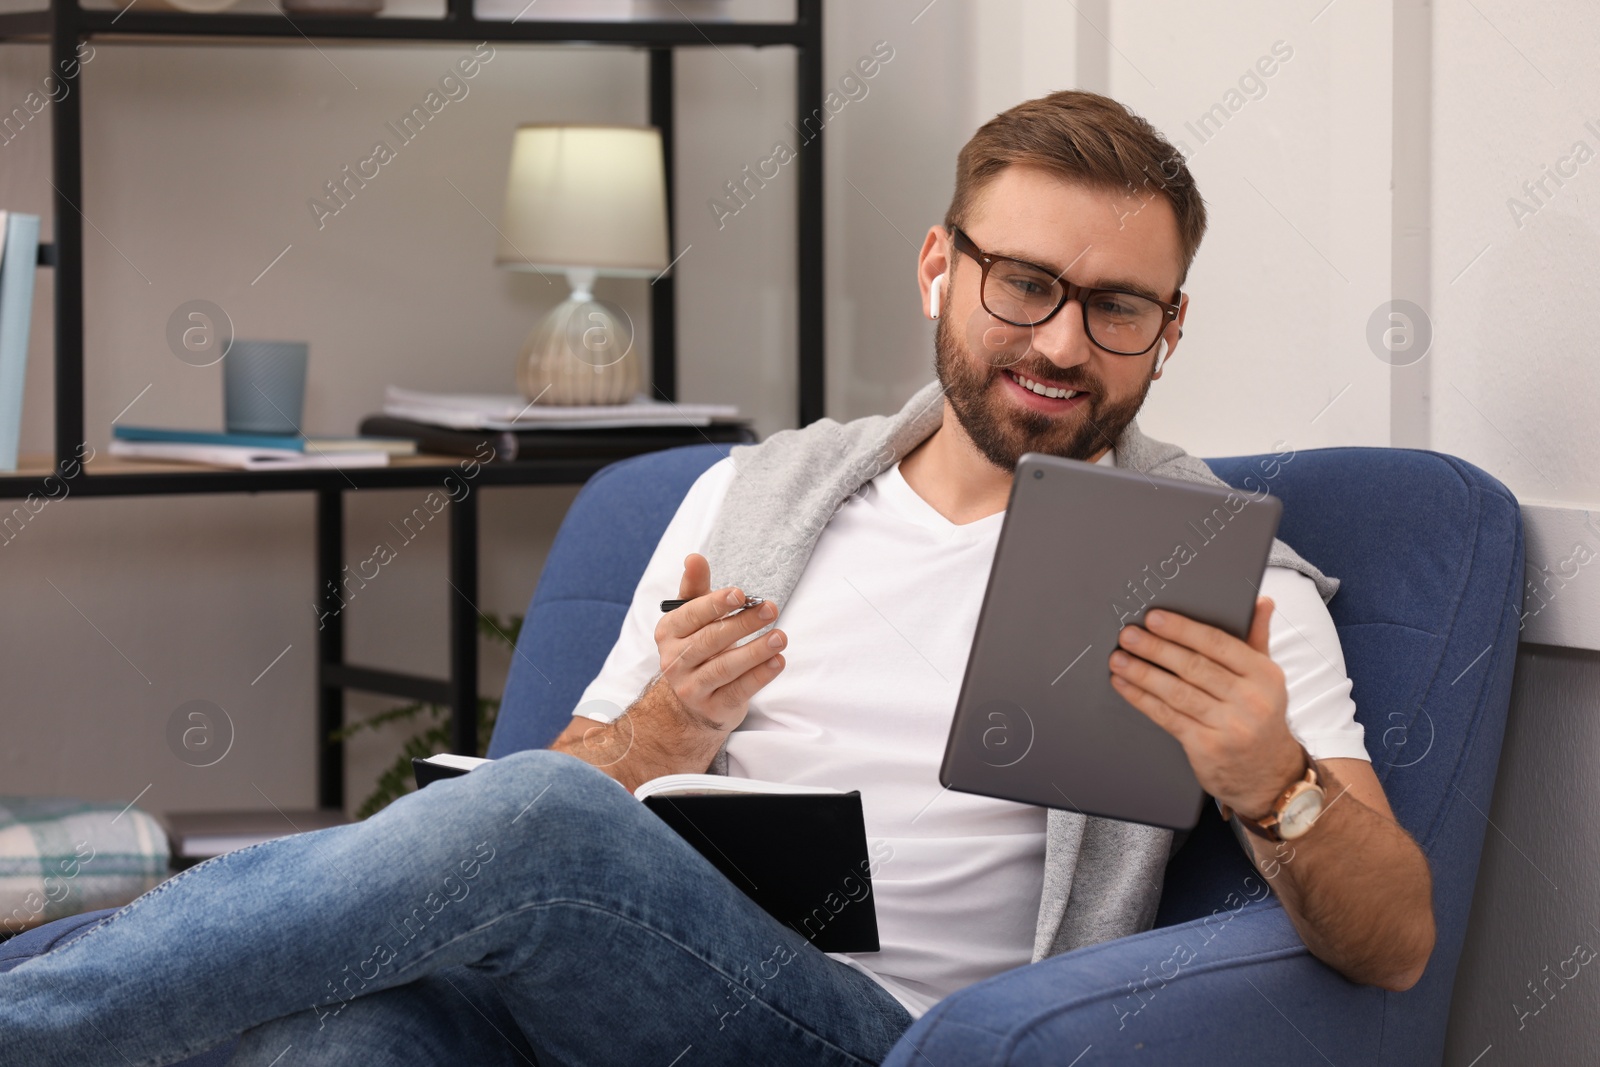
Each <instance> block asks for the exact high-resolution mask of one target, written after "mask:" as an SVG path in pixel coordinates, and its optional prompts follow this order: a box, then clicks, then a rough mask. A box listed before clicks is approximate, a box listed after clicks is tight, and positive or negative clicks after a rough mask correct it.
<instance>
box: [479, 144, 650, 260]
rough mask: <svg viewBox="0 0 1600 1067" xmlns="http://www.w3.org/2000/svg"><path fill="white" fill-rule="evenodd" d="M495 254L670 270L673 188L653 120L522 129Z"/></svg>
mask: <svg viewBox="0 0 1600 1067" xmlns="http://www.w3.org/2000/svg"><path fill="white" fill-rule="evenodd" d="M495 262H496V263H498V264H499V265H500V266H503V267H510V268H512V269H513V270H535V269H540V268H543V269H548V270H566V269H573V268H576V269H585V268H587V269H589V270H594V271H597V272H599V273H601V274H612V275H623V276H629V275H633V276H641V275H643V276H653V275H656V274H659V273H660V272H661V271H663V270H666V268H667V265H668V257H667V191H666V174H665V167H664V166H663V165H662V154H661V131H660V130H658V129H656V128H655V127H654V126H543V125H527V126H519V127H518V128H517V134H516V139H515V141H514V142H513V143H512V146H511V173H510V175H509V176H508V177H507V179H506V207H505V212H504V213H503V214H502V216H501V222H500V248H499V252H498V253H497V254H496V256H495Z"/></svg>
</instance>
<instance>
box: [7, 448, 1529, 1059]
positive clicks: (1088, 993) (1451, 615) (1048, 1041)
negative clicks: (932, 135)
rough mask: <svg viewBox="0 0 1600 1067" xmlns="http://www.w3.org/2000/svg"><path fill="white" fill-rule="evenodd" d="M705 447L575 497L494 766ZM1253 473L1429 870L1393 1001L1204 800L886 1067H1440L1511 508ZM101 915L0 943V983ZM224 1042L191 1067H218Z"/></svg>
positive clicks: (1302, 465) (641, 462) (1391, 466)
mask: <svg viewBox="0 0 1600 1067" xmlns="http://www.w3.org/2000/svg"><path fill="white" fill-rule="evenodd" d="M723 454H724V453H723V449H722V448H721V447H719V446H715V445H696V446H691V447H686V448H678V449H672V450H669V451H666V452H658V453H652V454H649V455H645V456H639V457H635V458H632V459H627V460H623V461H621V462H618V463H615V464H612V465H611V466H609V467H607V468H606V469H604V470H602V471H601V472H600V473H598V474H596V475H595V476H594V478H592V479H591V480H590V481H589V483H588V484H587V485H586V486H585V487H584V489H583V491H582V492H581V493H580V494H579V496H578V498H577V500H576V501H575V502H574V504H573V506H572V509H571V511H570V512H569V513H568V515H567V518H566V520H565V522H564V523H563V524H562V526H561V530H560V532H559V534H558V535H557V537H556V541H555V544H554V546H553V548H552V550H551V553H550V557H549V560H548V562H547V563H546V566H545V569H544V573H543V575H542V576H541V577H540V580H539V585H538V588H537V590H536V591H535V593H534V596H533V601H532V603H531V604H530V606H529V609H528V616H527V621H526V623H525V625H524V626H523V630H522V639H521V650H520V651H521V653H522V655H519V656H517V657H516V660H515V661H514V664H513V667H512V671H511V674H510V677H509V678H508V680H507V683H506V694H505V700H504V703H503V706H502V709H501V713H500V719H499V722H498V723H497V725H496V727H495V732H494V737H493V739H492V742H491V745H490V755H491V756H504V755H507V754H508V753H511V752H516V751H518V750H520V749H524V748H539V747H543V746H545V745H547V744H549V742H550V741H551V740H553V739H554V738H555V737H556V735H557V734H558V733H560V731H561V730H562V728H563V727H564V726H565V725H566V724H567V723H568V721H569V719H570V715H571V711H572V708H573V707H574V706H575V705H576V704H577V701H578V696H579V694H580V693H581V692H582V690H583V689H584V687H585V686H586V685H587V684H588V682H589V680H590V679H591V678H593V677H594V675H595V674H596V673H598V671H599V669H600V666H601V663H602V662H603V660H604V658H605V656H606V654H607V652H608V651H609V650H610V648H611V645H612V643H613V642H614V641H615V639H616V634H617V632H618V631H619V629H620V627H621V624H622V618H623V614H624V612H625V610H626V607H627V605H628V604H629V602H630V601H631V600H632V596H633V592H634V588H635V586H636V585H637V583H638V579H639V575H640V574H641V573H642V572H643V570H644V566H645V564H646V562H647V561H648V559H649V556H650V554H651V551H652V550H653V549H654V547H655V544H656V542H657V540H658V539H659V538H660V535H661V532H662V531H663V530H664V529H665V528H666V524H667V522H668V520H669V519H670V518H671V516H672V513H673V511H674V510H675V509H676V507H677V505H678V502H679V501H680V500H681V499H682V498H683V495H684V493H685V492H686V491H687V490H688V488H689V485H690V484H691V483H692V482H693V481H694V479H695V478H696V477H697V476H698V475H699V474H700V473H701V472H702V471H704V470H705V469H706V467H708V466H709V465H710V464H711V463H713V462H715V461H716V460H717V459H718V458H720V457H721V456H722V455H723ZM1262 458H1264V457H1250V456H1244V457H1235V458H1229V459H1219V460H1211V461H1208V462H1209V463H1210V465H1211V467H1212V469H1213V470H1214V471H1215V472H1216V473H1217V474H1218V475H1219V476H1220V477H1221V478H1223V479H1224V480H1226V481H1228V482H1230V483H1232V484H1235V485H1245V484H1246V479H1247V478H1250V477H1251V476H1252V475H1254V476H1255V478H1256V479H1257V483H1255V484H1259V480H1260V479H1261V476H1262V475H1261V472H1260V470H1259V469H1258V466H1257V462H1258V460H1260V459H1262ZM1268 484H1269V485H1270V488H1271V491H1272V492H1273V493H1274V494H1275V495H1277V496H1278V497H1280V498H1281V499H1282V500H1283V502H1284V518H1283V526H1282V530H1281V534H1282V537H1283V539H1284V540H1285V541H1287V542H1288V543H1289V544H1290V545H1292V546H1294V548H1295V549H1296V550H1298V551H1299V552H1300V553H1301V554H1302V555H1303V556H1305V557H1306V558H1307V559H1310V560H1311V561H1313V562H1314V563H1316V564H1317V565H1318V566H1320V567H1322V568H1323V569H1324V570H1326V571H1327V572H1328V573H1330V574H1332V575H1335V576H1337V577H1339V578H1340V579H1342V581H1343V585H1342V586H1341V588H1340V591H1339V593H1338V595H1337V596H1335V598H1334V599H1333V601H1332V602H1331V604H1330V605H1329V608H1330V610H1331V612H1332V614H1333V618H1334V621H1335V623H1336V624H1337V625H1338V628H1339V635H1340V640H1341V642H1342V644H1343V647H1344V653H1345V660H1346V666H1347V668H1348V670H1349V672H1350V676H1351V678H1352V679H1353V681H1354V697H1355V701H1356V705H1357V707H1358V709H1359V717H1360V719H1361V722H1362V725H1363V726H1364V727H1365V728H1366V732H1367V734H1366V736H1367V748H1368V751H1369V752H1370V753H1371V754H1372V757H1373V763H1374V766H1375V769H1376V770H1377V773H1378V776H1379V778H1380V779H1381V780H1382V781H1383V784H1384V788H1385V790H1386V791H1387V793H1388V796H1389V799H1390V802H1391V804H1392V805H1393V807H1394V810H1395V814H1396V816H1397V817H1398V818H1399V820H1400V822H1401V823H1402V824H1403V825H1404V826H1405V827H1406V828H1407V830H1409V831H1410V832H1411V834H1412V835H1413V836H1414V837H1415V838H1416V839H1417V841H1418V842H1419V844H1420V845H1421V846H1422V848H1423V850H1424V851H1425V852H1426V853H1427V855H1428V858H1429V862H1430V863H1431V864H1432V868H1433V879H1434V906H1435V914H1436V918H1437V923H1438V941H1437V947H1436V948H1435V950H1434V954H1433V958H1432V960H1431V961H1430V963H1429V965H1428V970H1427V973H1426V975H1425V976H1424V977H1423V979H1422V980H1421V981H1420V982H1419V983H1418V984H1417V985H1416V986H1415V987H1414V988H1412V989H1410V990H1407V991H1406V992H1404V993H1391V992H1386V991H1384V990H1382V989H1378V988H1375V987H1371V986H1358V985H1354V984H1352V983H1350V982H1348V981H1346V980H1345V979H1344V978H1342V977H1340V976H1339V975H1338V974H1337V973H1336V972H1334V971H1333V970H1332V969H1330V968H1329V967H1327V966H1325V965H1324V964H1323V963H1321V962H1320V961H1318V960H1317V959H1315V958H1314V957H1313V956H1311V955H1310V953H1309V952H1308V951H1307V950H1306V948H1305V946H1304V945H1303V944H1302V943H1301V941H1300V938H1299V936H1298V935H1297V934H1296V933H1295V931H1294V928H1293V927H1292V925H1291V924H1290V922H1289V919H1288V916H1287V915H1286V914H1285V912H1284V911H1283V909H1282V908H1281V907H1280V906H1279V905H1278V904H1277V902H1276V898H1274V897H1273V896H1272V895H1271V893H1270V891H1269V890H1268V889H1267V887H1266V884H1265V882H1264V881H1263V879H1262V878H1261V877H1260V876H1259V875H1258V874H1256V872H1255V871H1254V869H1253V868H1252V867H1251V866H1250V865H1249V864H1248V862H1247V861H1246V860H1245V858H1244V855H1243V853H1242V851H1241V850H1240V849H1239V846H1238V844H1237V843H1236V842H1235V841H1234V839H1233V837H1232V835H1231V833H1230V832H1229V831H1228V829H1227V828H1226V826H1225V825H1224V824H1223V823H1222V822H1221V821H1220V820H1219V819H1217V818H1216V817H1215V812H1214V809H1212V808H1211V806H1209V805H1208V808H1207V812H1206V816H1205V818H1204V820H1203V821H1202V822H1201V824H1200V826H1199V827H1198V828H1197V829H1196V830H1195V832H1194V833H1193V834H1192V835H1191V836H1190V838H1189V840H1188V841H1187V842H1186V843H1185V845H1184V847H1183V848H1182V849H1181V850H1180V851H1179V853H1178V854H1177V855H1176V856H1175V857H1174V858H1173V860H1172V861H1171V863H1170V864H1169V866H1168V869H1167V875H1166V880H1165V885H1164V887H1163V892H1162V901H1161V908H1160V912H1159V914H1158V916H1157V920H1156V927H1155V928H1154V929H1152V930H1150V931H1148V932H1146V933H1143V934H1138V935H1135V936H1133V937H1127V938H1122V939H1120V940H1117V941H1112V942H1107V943H1104V944H1100V945H1094V946H1091V947H1089V948H1085V949H1079V950H1077V951H1075V952H1069V953H1065V954H1063V955H1060V956H1056V957H1052V958H1051V959H1048V960H1043V961H1041V962H1039V963H1035V964H1030V965H1028V966H1025V967H1020V968H1017V969H1015V970H1012V971H1008V972H1006V973H1003V974H1000V975H997V976H995V977H994V978H991V979H988V980H986V981H983V982H979V983H977V984H975V985H973V986H970V987H968V988H966V989H963V990H961V991H959V992H957V993H955V994H954V995H952V996H950V997H948V998H946V999H945V1000H944V1001H942V1002H941V1003H939V1004H938V1005H936V1006H935V1007H934V1008H933V1010H931V1011H930V1012H928V1013H927V1014H926V1015H925V1016H924V1017H923V1018H921V1019H919V1020H918V1021H917V1022H916V1023H915V1025H913V1026H912V1028H911V1029H910V1031H908V1032H907V1033H906V1035H905V1036H904V1037H903V1038H902V1039H901V1041H900V1042H899V1044H898V1045H896V1046H895V1048H894V1050H893V1051H892V1052H891V1053H890V1055H889V1057H888V1059H887V1060H885V1063H886V1064H888V1065H891V1067H965V1065H972V1064H994V1065H998V1064H1012V1065H1044V1064H1054V1065H1063V1067H1064V1065H1066V1064H1069V1063H1075V1062H1077V1060H1076V1057H1078V1056H1080V1055H1081V1054H1082V1053H1083V1052H1084V1051H1086V1050H1088V1049H1089V1048H1091V1047H1092V1048H1093V1050H1094V1052H1095V1055H1094V1056H1093V1057H1091V1058H1090V1059H1088V1060H1086V1061H1085V1062H1086V1063H1087V1062H1093V1063H1096V1064H1105V1063H1135V1062H1137V1063H1140V1064H1146V1063H1168V1062H1183V1063H1189V1064H1196V1065H1212V1064H1215V1065H1221V1064H1228V1065H1237V1064H1246V1063H1270V1064H1273V1065H1274V1067H1277V1065H1281V1064H1282V1063H1284V1062H1305V1063H1311V1062H1322V1061H1324V1060H1326V1061H1328V1062H1334V1063H1355V1062H1360V1063H1363V1064H1367V1065H1370V1067H1377V1065H1405V1067H1412V1065H1415V1064H1423V1063H1438V1062H1439V1060H1440V1058H1441V1056H1442V1054H1443V1049H1444V1033H1445V1024H1446V1022H1447V1017H1448V1014H1449V1007H1450V993H1451V987H1452V985H1453V983H1454V979H1455V969H1456V963H1457V960H1458V959H1459V957H1460V953H1461V946H1462V941H1463V938H1464V936H1465V929H1466V922H1467V914H1468V911H1469V909H1470V906H1471V903H1472V887H1473V884H1474V881H1475V880H1476V876H1477V869H1478V857H1479V853H1480V850H1481V848H1482V844H1483V835H1484V830H1485V823H1486V815H1485V814H1484V813H1485V812H1486V811H1487V810H1488V807H1489V798H1490V794H1491V792H1492V791H1493V787H1494V776H1495V768H1496V764H1497V763H1498V760H1499V753H1500V741H1501V736H1502V733H1503V730H1504V725H1505V716H1506V709H1507V706H1508V703H1509V698H1510V686H1511V672H1512V665H1513V661H1514V658H1515V652H1516V643H1517V633H1518V623H1519V612H1520V607H1521V603H1522V566H1523V545H1522V526H1521V521H1520V517H1519V513H1518V510H1517V504H1516V501H1515V499H1514V498H1513V497H1512V496H1511V494H1510V493H1509V492H1508V491H1507V490H1506V489H1505V487H1504V486H1502V485H1501V484H1500V483H1499V482H1497V481H1496V480H1495V479H1493V478H1491V477H1490V476H1488V475H1487V474H1485V473H1484V472H1483V471H1481V470H1479V469H1477V468H1476V467H1474V466H1472V465H1471V464H1469V463H1466V462H1463V461H1461V460H1459V459H1455V458H1453V457H1450V456H1445V455H1440V454H1437V453H1431V452H1419V451H1409V450H1399V449H1366V448H1335V449H1320V450H1314V451H1307V452H1300V453H1298V454H1296V455H1294V456H1293V458H1292V459H1291V460H1290V461H1289V462H1288V463H1287V464H1284V465H1283V466H1282V468H1281V470H1279V471H1278V472H1277V474H1276V476H1275V477H1273V478H1272V479H1270V481H1269V483H1268ZM1252 488H1253V485H1252ZM527 662H533V663H538V664H540V665H541V668H542V670H543V673H542V674H541V673H540V672H536V671H533V670H530V669H524V668H523V667H522V664H524V663H527ZM930 773H932V772H931V771H930ZM107 914H109V912H96V913H90V914H87V915H82V916H76V917H74V918H71V919H63V920H60V921H58V922H55V923H51V924H49V925H48V926H44V927H40V928H39V929H37V930H33V931H30V932H28V933H27V934H23V935H20V936H18V937H16V938H14V939H12V941H10V942H7V943H4V944H0V970H4V969H6V968H8V967H12V966H16V964H17V963H19V962H20V961H21V960H22V959H25V958H28V957H30V956H32V955H36V954H37V953H39V952H43V951H47V950H48V949H49V948H50V947H52V946H53V945H55V944H58V943H60V942H61V941H63V940H67V939H70V938H71V937H73V936H76V935H77V934H79V933H81V932H83V931H84V930H86V929H88V927H89V926H91V925H93V924H94V923H95V922H97V921H99V920H100V919H101V918H103V917H104V916H105V915H107ZM1180 945H1181V946H1182V947H1181V948H1180V947H1179V946H1180ZM226 1051H227V1050H226V1049H218V1050H214V1051H213V1052H212V1053H207V1054H205V1055H203V1056H201V1057H196V1058H194V1059H191V1060H190V1061H188V1063H189V1064H190V1065H191V1067H199V1065H202V1064H205V1065H210V1064H220V1063H222V1062H223V1059H222V1058H221V1057H223V1056H225V1053H226Z"/></svg>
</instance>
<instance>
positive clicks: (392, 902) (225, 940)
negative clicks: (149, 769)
mask: <svg viewBox="0 0 1600 1067" xmlns="http://www.w3.org/2000/svg"><path fill="white" fill-rule="evenodd" d="M910 1024H911V1017H910V1015H909V1014H908V1013H907V1012H906V1011H905V1009H904V1008H903V1007H901V1006H900V1004H899V1002H898V1001H896V1000H895V999H894V998H893V997H891V996H890V995H889V994H888V993H887V992H885V991H884V990H883V989H882V988H881V987H880V986H878V985H877V984H876V983H875V982H873V981H872V980H871V979H870V978H868V977H867V976H866V975H864V974H862V973H860V972H859V971H856V970H853V969H852V968H850V967H847V966H845V965H844V964H842V963H839V962H838V961H836V960H833V959H830V958H828V957H827V956H826V955H825V954H824V953H822V952H821V951H819V950H818V949H817V948H816V947H815V946H814V945H812V944H811V943H810V942H808V941H807V940H806V939H805V938H804V937H803V936H801V935H800V934H798V933H796V932H795V931H793V930H791V929H789V928H788V927H786V926H784V925H783V924H782V923H780V922H778V921H777V920H776V919H773V918H772V917H771V916H770V915H768V914H767V913H766V912H765V911H763V910H761V908H760V907H758V906H757V905H756V904H755V903H754V902H753V901H751V900H750V899H749V898H748V897H746V896H745V895H744V894H743V893H742V892H740V891H739V889H738V888H737V887H735V886H734V885H733V884H732V883H731V882H729V881H728V880H727V879H726V878H724V877H723V876H722V875H721V874H719V873H718V872H717V870H716V868H714V867H712V866H711V864H710V863H708V862H707V861H706V860H705V858H704V857H702V856H701V855H700V854H699V853H698V852H696V851H695V850H694V849H693V848H692V847H691V846H690V845H689V844H688V843H687V842H685V841H684V840H683V839H682V838H680V837H679V836H678V835H677V834H676V833H674V832H673V831H672V830H671V829H670V828H668V827H667V825H666V824H665V823H663V822H662V821H661V820H659V819H658V818H656V816H655V815H654V814H652V813H651V812H650V811H649V809H647V808H646V807H645V806H644V805H643V804H641V803H639V802H638V801H637V800H635V799H634V798H633V797H632V796H631V795H630V794H629V793H628V791H627V790H626V789H624V788H623V787H622V786H621V785H619V784H617V782H615V781H614V780H612V779H611V778H610V777H608V776H606V775H605V774H604V773H602V772H601V771H599V770H598V769H596V768H594V767H592V766H590V765H589V764H587V763H584V762H583V761H582V760H579V759H577V758H576V757H574V756H569V755H565V754H563V753H557V752H550V751H527V752H519V753H516V754H515V755H512V756H507V757H506V758H504V759H500V760H496V761H495V762H493V763H490V764H487V765H485V766H483V767H480V768H479V769H478V770H476V771H474V772H472V773H471V774H469V775H465V776H463V777H460V778H453V779H450V780H448V781H443V782H437V783H435V784H433V785H431V786H429V787H428V788H426V789H424V790H421V791H419V792H417V793H414V794H411V795H409V796H406V797H404V798H402V799H400V800H398V801H396V802H395V803H393V804H391V805H389V807H387V808H385V809H384V810H383V811H381V812H379V813H378V814H377V815H375V816H373V817H372V818H370V819H367V820H366V821H364V822H359V823H354V824H352V825H349V826H339V827H334V828H332V829H327V830H317V831H313V832H310V833H302V834H295V835H293V836H291V837H286V838H281V839H279V840H277V841H270V842H267V843H265V844H260V845H254V846H251V847H249V848H244V849H240V850H239V851H237V852H232V853H229V854H227V855H224V856H219V857H217V858H216V859H212V860H208V861H207V862H205V863H202V864H200V865H199V866H196V867H192V868H190V869H189V870H187V871H184V872H182V873H181V874H178V875H176V876H174V877H172V878H170V879H168V880H167V881H166V882H163V883H162V884H161V885H159V886H157V887H156V888H154V889H152V890H151V891H150V892H148V893H146V894H145V895H144V896H142V897H140V898H139V899H138V900H135V901H134V902H133V903H131V904H129V905H128V906H127V907H125V908H123V909H121V910H120V911H118V912H117V913H116V914H115V915H113V916H111V917H110V918H109V919H107V920H106V921H105V922H103V923H101V924H100V925H99V926H98V927H96V928H94V929H93V930H91V931H90V932H88V933H86V934H84V935H83V936H82V937H80V938H78V939H77V940H75V941H72V942H70V943H68V944H66V945H63V946H61V947H60V948H58V949H56V950H55V951H52V952H49V953H46V954H45V955H43V956H40V957H38V958H36V959H33V960H30V961H28V962H27V963H24V964H22V965H21V966H19V967H17V968H16V969H14V970H12V971H10V972H8V973H5V974H0V1065H4V1067H11V1065H18V1067H22V1065H27V1067H49V1065H53V1064H73V1065H79V1067H81V1065H89V1064H106V1065H108V1067H144V1065H153V1064H167V1063H172V1062H174V1061H177V1060H180V1059H183V1058H185V1057H187V1056H189V1055H192V1054H194V1053H196V1052H199V1051H201V1050H204V1049H208V1048H212V1047H214V1046H216V1045H219V1044H222V1043H223V1042H225V1041H226V1040H228V1039H229V1038H230V1037H232V1036H233V1035H237V1034H243V1039H242V1040H241V1042H240V1044H239V1047H238V1049H237V1051H236V1052H235V1054H234V1058H233V1059H232V1060H231V1061H230V1063H232V1064H250V1065H260V1067H268V1065H272V1067H303V1065H307V1064H361V1065H363V1067H366V1065H373V1067H378V1065H387V1064H435V1063H437V1064H474V1065H479V1064H481V1065H489V1067H495V1065H500V1064H506V1065H511V1064H516V1065H527V1064H537V1065H538V1067H579V1065H589V1064H624V1065H635V1064H639V1065H646V1067H673V1065H676V1067H695V1065H698V1067H704V1065H710V1064H737V1065H741V1067H743V1065H747V1064H765V1065H787V1064H795V1065H801V1064H803V1065H806V1067H816V1065H819V1064H875V1063H878V1062H879V1061H880V1060H881V1059H882V1058H883V1057H884V1056H885V1055H887V1054H888V1051H889V1049H890V1047H891V1046H892V1045H894V1043H895V1042H896V1041H897V1040H898V1039H899V1037H900V1035H901V1034H902V1033H903V1032H904V1031H905V1030H906V1028H907V1027H909V1026H910Z"/></svg>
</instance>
